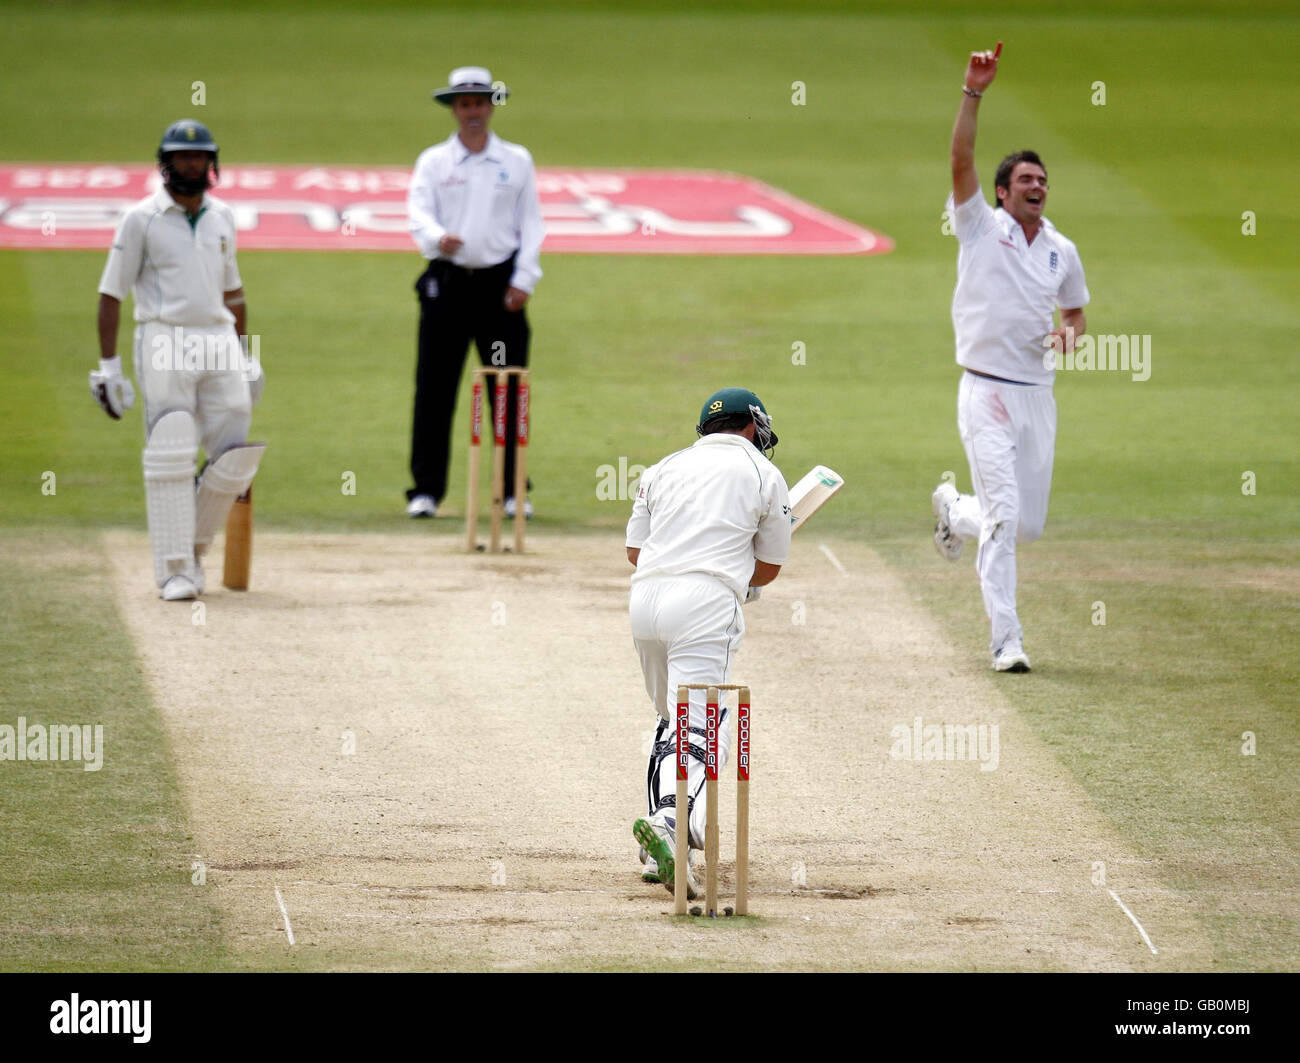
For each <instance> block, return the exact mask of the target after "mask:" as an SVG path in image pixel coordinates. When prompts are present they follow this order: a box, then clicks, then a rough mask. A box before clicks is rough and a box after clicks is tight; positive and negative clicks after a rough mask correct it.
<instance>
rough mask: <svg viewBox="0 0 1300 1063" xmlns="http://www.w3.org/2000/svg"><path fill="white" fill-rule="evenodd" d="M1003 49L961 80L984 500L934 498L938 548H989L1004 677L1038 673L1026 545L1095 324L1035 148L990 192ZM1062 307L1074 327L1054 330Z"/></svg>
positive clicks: (973, 406)
mask: <svg viewBox="0 0 1300 1063" xmlns="http://www.w3.org/2000/svg"><path fill="white" fill-rule="evenodd" d="M1001 53H1002V45H1001V43H999V44H998V47H997V51H996V52H975V53H973V54H972V55H971V57H970V63H969V65H968V66H967V68H966V80H965V82H964V83H963V84H962V100H961V109H960V110H959V111H958V112H957V122H956V124H955V126H954V127H953V131H952V195H951V196H950V197H949V199H948V211H949V212H950V216H951V217H952V219H953V224H954V228H955V230H956V234H957V240H958V243H959V244H960V245H961V249H960V251H959V252H958V256H957V288H956V290H955V291H954V292H953V297H952V324H953V330H954V331H955V333H956V337H957V364H958V365H960V366H961V367H962V368H963V369H964V370H965V372H963V373H962V377H961V386H960V389H959V391H958V397H957V429H958V431H959V432H960V434H961V441H962V445H963V446H964V447H965V449H966V458H967V460H968V461H969V463H970V474H971V480H972V481H973V482H974V484H975V494H974V495H973V496H972V495H961V494H958V493H957V489H956V488H955V487H954V486H953V485H952V484H950V483H941V484H940V485H939V486H938V487H936V488H935V489H934V492H933V494H932V495H931V497H930V507H931V509H932V510H933V511H934V515H935V517H936V518H937V520H938V523H937V524H936V525H935V530H934V543H935V547H936V548H937V549H938V551H939V553H940V554H942V555H943V556H944V557H946V558H948V560H950V561H955V560H957V558H958V557H960V556H961V551H962V545H963V543H964V542H965V541H966V540H967V539H978V540H979V552H978V554H977V555H976V559H975V567H976V569H977V570H978V572H979V578H980V589H981V590H982V591H983V594H984V610H985V612H987V613H988V617H989V622H990V625H991V628H992V635H991V639H990V642H989V648H990V649H991V650H992V652H993V667H994V669H996V670H997V671H999V672H1027V671H1029V658H1028V657H1027V656H1026V655H1025V649H1024V636H1023V632H1022V630H1021V627H1020V618H1019V616H1018V615H1017V614H1016V543H1017V542H1033V540H1035V539H1037V538H1038V537H1039V536H1040V535H1042V534H1043V526H1044V525H1045V524H1046V522H1047V499H1048V495H1049V494H1050V493H1051V489H1052V459H1053V453H1054V450H1055V446H1056V400H1055V399H1054V398H1053V397H1052V382H1053V379H1054V378H1055V376H1056V370H1055V364H1054V361H1053V357H1052V355H1053V351H1056V352H1058V353H1059V352H1061V351H1068V350H1071V349H1073V346H1074V341H1075V339H1076V338H1077V337H1079V336H1081V335H1083V333H1084V330H1085V329H1086V328H1087V323H1086V321H1085V319H1084V314H1083V308H1084V306H1086V305H1087V303H1088V286H1087V284H1085V283H1084V277H1083V264H1082V263H1081V262H1080V261H1079V252H1078V251H1077V250H1076V249H1075V246H1074V244H1073V243H1071V242H1070V241H1069V240H1067V239H1066V238H1065V237H1064V236H1062V235H1061V234H1060V233H1059V232H1057V231H1056V227H1055V226H1054V225H1052V223H1051V222H1050V221H1048V220H1047V219H1046V218H1045V217H1043V208H1044V207H1045V206H1046V204H1047V170H1046V169H1045V168H1044V166H1043V163H1042V160H1041V159H1040V158H1039V157H1038V156H1037V155H1036V154H1035V153H1034V152H1032V151H1020V152H1016V153H1015V154H1014V155H1008V156H1007V157H1006V158H1005V159H1003V160H1002V162H1001V164H999V166H998V169H997V174H996V176H995V178H994V181H993V184H994V192H995V194H996V197H997V208H996V209H994V208H992V207H990V206H989V205H988V204H987V203H986V202H985V201H984V196H983V195H982V194H981V193H980V183H979V177H978V175H977V174H976V172H975V125H976V116H977V115H978V113H979V103H980V99H981V97H982V96H983V95H984V92H985V90H986V89H988V87H989V85H991V84H992V83H993V77H994V75H995V74H996V73H997V68H998V57H999V56H1000V55H1001ZM1057 308H1060V311H1061V327H1060V328H1056V329H1053V328H1052V315H1053V312H1054V311H1055V310H1056V309H1057Z"/></svg>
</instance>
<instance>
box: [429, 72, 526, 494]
mask: <svg viewBox="0 0 1300 1063" xmlns="http://www.w3.org/2000/svg"><path fill="white" fill-rule="evenodd" d="M508 95H509V91H508V90H507V89H506V87H505V86H504V85H502V84H500V83H499V82H498V83H496V84H494V83H493V81H492V75H491V74H490V73H489V72H488V71H487V70H486V69H484V68H483V67H477V66H467V67H460V68H458V69H456V70H453V71H452V72H451V76H450V77H449V78H448V79H447V87H446V88H443V89H438V90H437V91H436V92H434V93H433V98H434V99H435V100H437V101H438V102H439V103H441V104H443V105H444V106H446V107H450V108H451V112H452V114H453V115H454V116H455V119H456V123H457V125H458V127H459V128H458V129H457V131H456V132H455V133H453V134H452V135H451V136H450V137H448V138H447V139H446V140H444V141H443V142H442V143H441V144H435V145H434V146H433V147H431V148H428V149H427V150H426V151H425V152H424V153H423V154H422V155H421V156H420V157H419V159H418V160H417V161H416V164H415V173H414V174H413V175H412V177H411V189H410V193H409V195H408V196H407V203H406V206H407V213H408V215H409V218H410V228H411V236H412V237H413V238H414V240H415V243H416V245H417V246H418V247H419V249H420V253H421V254H422V255H424V257H425V258H427V259H429V265H428V268H427V269H426V270H425V271H424V272H423V273H422V274H421V275H420V279H419V280H418V281H416V282H415V291H416V294H417V295H418V296H419V299H420V340H419V361H418V363H417V367H416V372H415V413H414V417H413V424H412V431H411V476H412V478H413V479H414V481H415V486H414V487H412V488H411V489H410V490H408V491H407V492H406V497H407V507H406V513H407V516H410V517H432V516H433V515H434V514H435V513H436V512H437V510H438V504H439V503H440V502H441V501H442V499H443V496H444V495H445V494H446V493H447V463H448V459H449V458H450V454H451V424H452V418H453V416H454V414H455V410H456V394H457V391H458V390H459V388H460V376H461V370H462V368H463V367H464V364H465V352H466V350H467V349H468V347H469V341H470V340H471V339H473V340H474V345H475V346H476V347H477V348H478V355H479V361H480V362H482V363H483V365H485V366H508V365H509V366H526V365H527V364H528V339H529V329H528V319H527V317H526V316H525V314H524V304H525V303H527V302H528V297H529V295H531V294H532V291H533V288H534V286H535V285H536V284H537V282H538V281H539V280H540V279H541V276H542V270H541V267H540V266H539V264H538V255H539V252H540V250H541V246H542V236H543V230H542V210H541V205H540V203H539V202H538V198H537V180H536V175H535V174H534V171H533V157H532V156H531V155H530V154H529V153H528V149H527V148H524V147H521V146H520V145H518V144H511V143H509V142H508V141H505V140H502V139H501V138H500V137H498V136H497V135H496V134H495V133H493V132H491V131H490V130H489V128H488V126H489V125H490V123H491V121H492V111H493V109H494V107H495V106H496V104H497V103H498V102H503V101H504V100H505V98H506V97H507V96H508ZM515 402H516V398H515V382H514V381H513V380H512V381H511V382H510V397H509V403H510V404H509V409H508V410H507V414H506V467H505V482H506V484H513V483H514V475H515V472H514V465H515V438H514V437H515ZM488 409H490V406H489V407H488ZM505 502H506V516H513V515H514V513H515V507H516V505H517V504H519V503H518V501H517V500H516V499H514V498H513V497H507V498H506V500H505ZM522 504H523V506H524V511H525V513H526V515H528V516H532V506H531V504H530V503H529V502H528V500H527V499H523V500H522Z"/></svg>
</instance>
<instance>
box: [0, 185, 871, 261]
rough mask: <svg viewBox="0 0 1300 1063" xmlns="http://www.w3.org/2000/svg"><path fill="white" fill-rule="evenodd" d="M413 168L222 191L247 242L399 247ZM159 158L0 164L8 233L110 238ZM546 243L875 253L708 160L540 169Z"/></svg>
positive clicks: (846, 227)
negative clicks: (690, 164) (687, 164)
mask: <svg viewBox="0 0 1300 1063" xmlns="http://www.w3.org/2000/svg"><path fill="white" fill-rule="evenodd" d="M409 180H410V171H409V170H406V169H400V168H396V167H365V168H346V167H337V166H314V167H303V166H298V167H288V166H230V167H223V169H222V171H221V184H220V186H219V187H218V188H217V189H216V190H215V191H216V194H217V195H218V196H220V197H221V198H222V199H224V200H225V201H226V202H227V203H229V204H230V206H231V208H232V209H233V210H234V212H235V222H236V225H237V226H238V229H239V233H240V247H241V249H244V250H248V249H281V250H283V249H295V250H312V251H326V250H335V251H348V250H353V251H404V252H412V251H414V250H415V245H414V243H413V242H412V240H411V238H410V236H409V235H408V233H407V225H406V189H407V183H408V181H409ZM158 181H159V177H158V171H157V170H156V169H155V168H153V167H150V166H116V165H87V164H81V163H70V164H52V163H7V164H0V247H11V248H105V249H106V248H107V247H108V245H109V243H110V242H111V237H112V234H113V230H114V229H115V228H116V226H117V222H118V219H119V218H120V217H121V215H122V212H123V211H124V210H125V209H126V208H128V207H129V206H131V204H133V203H135V202H137V201H138V200H140V199H143V198H144V197H145V196H147V195H150V194H152V193H153V192H154V191H155V190H156V189H157V187H158ZM537 184H538V193H539V196H540V198H541V203H542V216H543V218H544V219H545V223H546V242H545V243H544V244H543V246H542V250H543V251H545V252H548V253H552V254H554V253H579V254H610V253H624V254H674V255H689V254H708V255H744V254H777V255H870V254H880V253H883V252H886V251H890V250H892V249H893V246H894V245H893V242H892V241H891V240H890V239H889V238H888V237H887V236H884V235H882V234H880V233H878V232H874V231H872V230H871V229H867V228H864V227H862V226H860V225H857V224H856V223H854V222H851V221H847V220H846V219H844V218H839V217H836V216H835V215H833V214H829V213H827V212H826V211H823V210H821V209H819V208H817V207H815V206H813V205H812V204H811V203H806V202H804V201H803V200H801V199H797V198H795V197H794V196H791V195H789V194H788V193H785V192H782V191H780V190H779V189H775V188H772V187H770V186H768V185H765V184H763V183H762V182H760V181H755V180H753V179H752V178H749V177H743V176H740V175H737V174H727V173H713V172H709V171H703V170H624V169H583V168H575V169H542V170H539V171H538V174H537Z"/></svg>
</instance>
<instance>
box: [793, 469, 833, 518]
mask: <svg viewBox="0 0 1300 1063" xmlns="http://www.w3.org/2000/svg"><path fill="white" fill-rule="evenodd" d="M843 486H844V478H843V477H842V476H840V474H839V473H837V472H833V471H831V470H830V469H828V468H827V467H826V466H825V465H818V466H816V467H815V468H814V469H813V470H812V472H810V473H809V474H808V475H807V476H805V477H804V478H803V479H802V480H800V481H799V482H798V483H797V484H795V485H794V486H793V487H792V488H790V531H791V532H792V533H793V532H796V531H798V530H799V528H800V527H801V526H802V525H803V522H804V521H806V520H807V519H808V518H809V517H811V516H812V515H813V514H814V513H816V512H817V511H818V510H819V509H821V508H822V506H824V505H825V504H826V503H827V501H828V500H829V499H830V497H831V495H833V494H835V492H836V491H838V490H839V489H840V488H841V487H843Z"/></svg>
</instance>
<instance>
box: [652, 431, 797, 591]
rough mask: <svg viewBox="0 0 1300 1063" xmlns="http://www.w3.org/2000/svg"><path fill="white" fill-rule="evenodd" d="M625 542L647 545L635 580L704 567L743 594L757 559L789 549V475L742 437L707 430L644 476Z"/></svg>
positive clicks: (781, 560)
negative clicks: (783, 473) (786, 475)
mask: <svg viewBox="0 0 1300 1063" xmlns="http://www.w3.org/2000/svg"><path fill="white" fill-rule="evenodd" d="M627 545H628V546H632V547H639V548H640V550H641V555H640V557H639V558H638V559H637V566H636V572H635V573H633V575H632V582H634V583H635V582H636V581H637V580H643V579H648V578H650V577H651V576H664V575H671V576H679V575H683V574H685V573H688V572H703V573H705V574H706V575H710V576H715V577H716V578H718V579H720V580H722V582H723V583H725V584H726V585H727V586H728V587H730V588H731V589H732V591H734V592H735V594H736V597H738V598H740V599H742V600H743V599H744V597H745V591H746V590H747V589H748V587H749V577H750V576H752V575H753V574H754V562H755V560H758V561H765V562H767V563H768V564H769V565H784V564H785V562H786V558H787V557H789V555H790V494H789V489H788V488H787V487H786V483H785V477H783V476H782V475H781V471H780V470H779V469H778V468H777V467H776V466H775V465H773V464H772V463H771V462H770V461H768V460H767V457H766V456H765V455H764V454H763V453H762V451H760V450H759V449H758V448H757V447H755V446H754V444H753V443H751V442H750V441H749V440H748V439H746V438H745V437H744V436H738V435H733V434H729V433H725V432H717V433H714V434H713V435H708V436H704V437H702V438H701V439H699V440H697V441H696V442H695V444H694V445H693V446H689V447H687V448H686V449H685V450H679V451H677V453H675V454H669V455H668V457H666V458H664V459H663V460H662V461H660V462H658V463H657V464H655V465H652V466H650V468H648V469H646V471H645V472H643V473H642V474H641V480H640V485H639V487H638V489H637V494H636V501H635V502H634V503H633V504H632V517H631V519H630V520H629V521H628V522H627Z"/></svg>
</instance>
